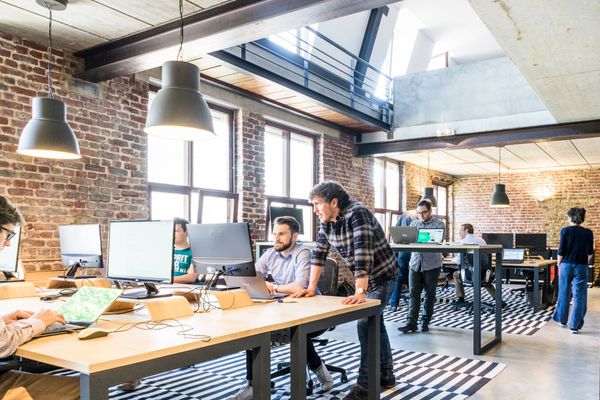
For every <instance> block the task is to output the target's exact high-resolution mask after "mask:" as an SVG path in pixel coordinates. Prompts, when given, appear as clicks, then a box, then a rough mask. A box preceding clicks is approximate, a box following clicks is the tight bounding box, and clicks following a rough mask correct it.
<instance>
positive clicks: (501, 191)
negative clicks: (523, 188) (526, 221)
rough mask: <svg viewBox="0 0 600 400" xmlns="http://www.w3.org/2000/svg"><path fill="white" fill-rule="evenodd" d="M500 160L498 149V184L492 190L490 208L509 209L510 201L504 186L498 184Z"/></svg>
mask: <svg viewBox="0 0 600 400" xmlns="http://www.w3.org/2000/svg"><path fill="white" fill-rule="evenodd" d="M501 160H502V148H501V147H498V183H497V184H496V186H495V188H494V193H493V194H492V200H491V201H490V207H509V206H510V201H509V200H508V196H507V195H506V185H504V184H502V183H500V164H501Z"/></svg>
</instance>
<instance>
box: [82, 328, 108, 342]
mask: <svg viewBox="0 0 600 400" xmlns="http://www.w3.org/2000/svg"><path fill="white" fill-rule="evenodd" d="M109 333H110V332H109V331H105V330H104V329H100V328H85V329H83V330H81V331H79V333H78V334H77V337H78V338H79V339H80V340H88V339H96V338H99V337H104V336H108V334H109Z"/></svg>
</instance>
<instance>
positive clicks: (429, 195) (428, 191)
mask: <svg viewBox="0 0 600 400" xmlns="http://www.w3.org/2000/svg"><path fill="white" fill-rule="evenodd" d="M427 179H428V180H429V152H428V153H427ZM423 200H427V201H429V202H430V203H431V207H437V199H436V198H435V196H434V194H433V188H432V187H430V186H426V187H425V188H424V189H423V196H421V199H419V201H423Z"/></svg>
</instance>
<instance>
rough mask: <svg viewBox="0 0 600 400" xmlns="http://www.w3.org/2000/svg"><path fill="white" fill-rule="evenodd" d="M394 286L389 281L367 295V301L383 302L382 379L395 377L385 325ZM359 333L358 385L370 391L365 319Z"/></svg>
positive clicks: (358, 326)
mask: <svg viewBox="0 0 600 400" xmlns="http://www.w3.org/2000/svg"><path fill="white" fill-rule="evenodd" d="M393 286H394V281H393V280H389V281H388V282H386V283H385V284H383V285H382V286H380V287H379V288H377V290H374V291H370V292H369V293H368V294H367V299H379V300H381V309H380V311H381V316H380V318H379V361H380V366H381V379H385V378H391V377H393V376H394V360H393V359H392V348H391V346H390V339H389V338H388V334H387V330H386V329H385V323H384V322H383V309H384V308H385V306H386V304H388V300H389V298H390V293H391V292H392V288H393ZM356 330H357V331H358V341H359V342H360V367H359V368H358V378H357V379H356V385H357V386H358V387H359V388H361V389H363V390H367V389H368V380H369V369H368V365H367V356H368V355H367V350H368V348H367V319H366V318H363V319H361V320H359V321H358V324H357V326H356Z"/></svg>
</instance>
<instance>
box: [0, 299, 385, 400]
mask: <svg viewBox="0 0 600 400" xmlns="http://www.w3.org/2000/svg"><path fill="white" fill-rule="evenodd" d="M54 304H56V303H53V304H52V305H54ZM0 305H1V308H2V309H3V310H7V311H8V310H12V309H30V310H35V309H39V308H40V307H46V308H51V307H49V306H50V304H48V305H46V304H42V303H41V302H40V300H39V299H37V298H25V299H14V300H2V301H0ZM379 305H380V301H379V300H368V301H367V302H365V303H362V304H356V305H343V304H341V298H339V297H330V296H316V297H312V298H302V299H297V301H295V302H293V303H277V302H275V303H268V304H258V305H254V306H250V307H243V308H238V309H233V310H226V311H222V310H213V311H211V312H209V313H201V314H194V315H193V316H191V317H186V318H179V319H178V321H180V322H181V324H183V325H185V326H189V327H192V328H193V331H189V332H187V334H188V336H186V335H184V334H177V331H178V330H179V329H177V328H167V329H162V330H140V329H137V328H133V329H131V330H128V331H125V332H116V333H111V334H109V335H108V336H106V337H103V338H97V339H92V340H86V341H82V340H78V338H77V335H76V334H75V333H71V334H63V335H57V336H49V337H44V338H37V339H34V340H32V341H30V342H28V343H25V344H24V345H22V346H21V347H19V349H18V350H17V352H16V355H18V356H21V357H24V358H27V359H31V360H35V361H40V362H44V363H47V364H51V365H55V366H58V367H62V368H67V369H71V370H74V371H78V372H80V387H81V398H82V399H94V400H96V399H107V398H108V389H109V387H111V386H114V385H116V384H119V383H122V382H126V381H130V380H134V379H140V378H143V377H145V376H149V375H153V374H156V373H159V372H164V371H169V370H172V369H175V368H180V367H184V366H188V365H191V364H195V363H198V362H201V361H205V360H209V359H214V358H218V357H221V356H223V355H227V354H231V353H235V352H238V351H242V350H245V349H252V350H253V363H252V368H253V378H254V379H253V386H254V396H255V398H256V399H269V398H270V332H272V331H275V330H279V329H285V328H291V334H292V335H291V364H292V373H291V397H292V398H293V399H300V400H302V399H305V398H306V389H305V381H306V368H305V365H306V335H307V334H308V333H311V332H313V331H316V330H320V329H325V328H327V327H330V326H333V325H337V324H341V323H345V322H349V321H352V320H356V319H360V318H367V319H368V343H369V351H368V356H369V358H368V363H369V370H370V371H373V373H372V374H370V376H369V399H372V400H374V399H379V393H380V382H379V307H378V306H379ZM148 319H149V317H148V316H147V315H143V313H142V314H141V315H140V312H139V311H138V312H137V313H136V314H122V315H111V316H102V317H101V318H100V320H98V321H97V323H96V326H99V327H101V328H105V329H107V330H115V329H117V328H119V327H121V326H123V324H124V323H135V322H140V321H144V320H148ZM169 323H170V324H173V325H175V324H176V323H175V322H174V321H170V322H169ZM199 334H202V335H208V336H210V337H211V339H210V341H207V342H206V341H202V340H200V339H198V338H192V337H191V335H199Z"/></svg>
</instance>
